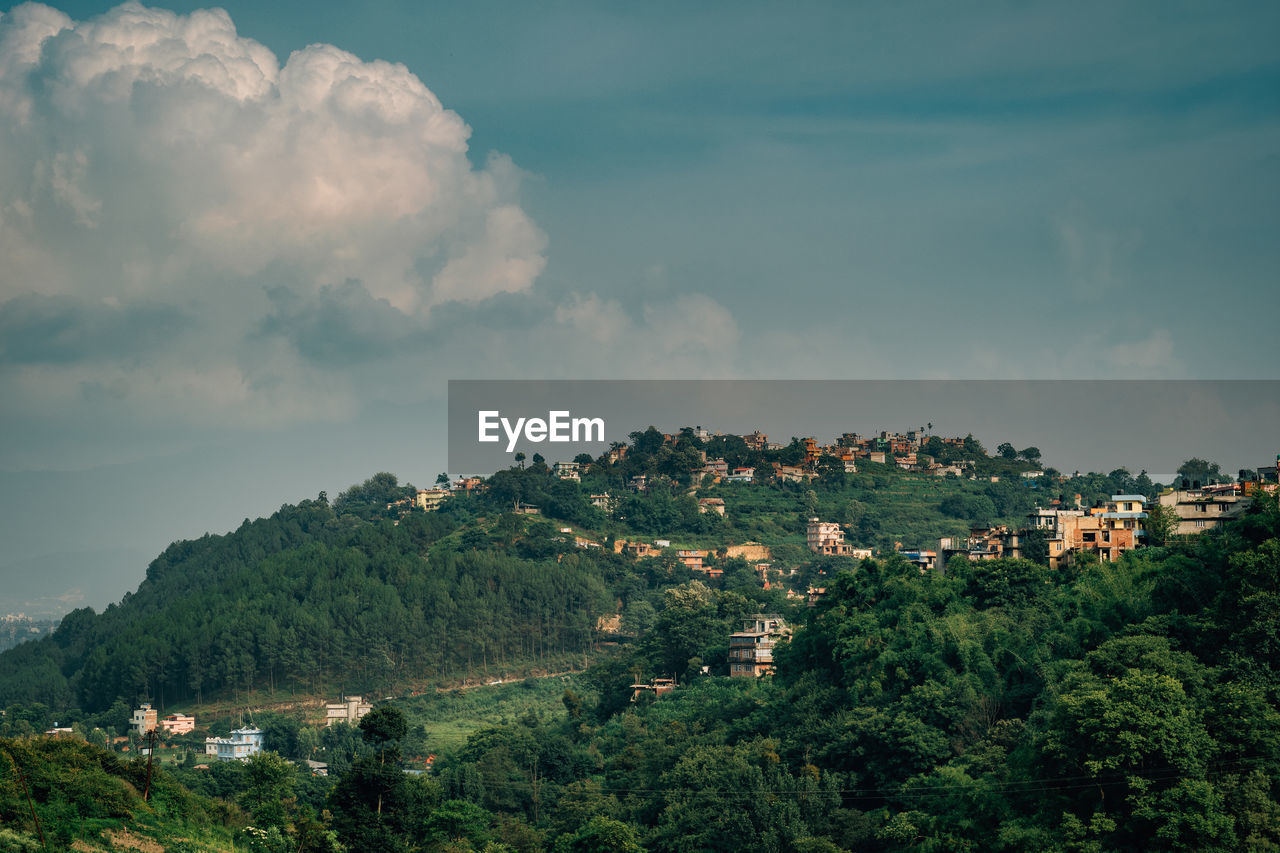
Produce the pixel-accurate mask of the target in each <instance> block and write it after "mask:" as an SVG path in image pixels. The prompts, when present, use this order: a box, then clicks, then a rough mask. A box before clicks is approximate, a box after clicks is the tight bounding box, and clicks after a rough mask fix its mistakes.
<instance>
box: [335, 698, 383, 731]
mask: <svg viewBox="0 0 1280 853" xmlns="http://www.w3.org/2000/svg"><path fill="white" fill-rule="evenodd" d="M372 710H373V706H372V705H370V704H369V703H368V702H365V701H364V700H363V699H362V698H361V697H359V696H348V697H346V698H345V699H343V700H342V701H341V702H330V703H328V704H326V705H325V706H324V724H325V726H326V727H327V726H332V725H333V724H334V723H346V724H347V725H349V726H354V725H355V724H356V723H358V722H360V718H361V717H363V716H364V715H365V714H367V713H369V712H370V711H372Z"/></svg>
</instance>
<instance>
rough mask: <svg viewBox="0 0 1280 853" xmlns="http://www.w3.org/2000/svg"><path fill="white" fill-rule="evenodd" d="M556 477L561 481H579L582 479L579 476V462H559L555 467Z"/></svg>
mask: <svg viewBox="0 0 1280 853" xmlns="http://www.w3.org/2000/svg"><path fill="white" fill-rule="evenodd" d="M555 473H556V476H557V477H559V478H560V479H561V480H578V481H580V480H581V479H582V478H581V476H580V475H579V474H578V463H577V462H557V463H556V465H555Z"/></svg>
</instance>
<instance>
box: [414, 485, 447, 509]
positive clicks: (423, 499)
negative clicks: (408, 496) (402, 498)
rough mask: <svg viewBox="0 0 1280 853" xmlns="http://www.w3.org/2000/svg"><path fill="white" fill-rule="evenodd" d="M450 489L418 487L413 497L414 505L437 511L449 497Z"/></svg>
mask: <svg viewBox="0 0 1280 853" xmlns="http://www.w3.org/2000/svg"><path fill="white" fill-rule="evenodd" d="M449 494H450V492H449V490H448V489H418V493H417V494H416V495H414V497H413V505H414V506H416V507H418V508H420V509H424V510H426V511H427V512H435V511H436V510H437V509H439V508H440V504H442V503H444V502H445V500H446V499H448V497H449Z"/></svg>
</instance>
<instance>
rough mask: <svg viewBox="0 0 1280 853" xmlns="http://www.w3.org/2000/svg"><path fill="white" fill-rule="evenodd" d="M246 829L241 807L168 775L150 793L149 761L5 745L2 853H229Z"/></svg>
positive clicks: (43, 742)
mask: <svg viewBox="0 0 1280 853" xmlns="http://www.w3.org/2000/svg"><path fill="white" fill-rule="evenodd" d="M144 793H145V794H146V799H144V797H143V795H144ZM245 825H246V816H245V815H244V814H243V813H242V812H241V810H240V809H239V808H237V807H236V806H234V805H231V804H229V803H227V802H224V801H222V800H218V799H210V798H208V797H202V796H199V795H197V794H193V793H191V792H190V791H188V790H187V789H186V788H184V787H183V786H182V785H180V784H178V783H177V782H176V781H175V780H174V779H173V778H172V777H171V776H170V775H169V774H167V773H165V772H163V771H162V770H159V769H154V768H153V772H152V774H151V778H150V783H149V785H148V777H147V767H146V763H145V762H143V761H125V760H122V759H120V758H119V757H118V756H116V755H114V754H113V753H110V752H106V751H105V750H103V749H100V748H98V747H94V746H90V745H89V744H86V743H83V742H80V741H76V740H74V739H54V738H46V737H39V738H24V739H13V738H0V850H5V851H38V850H42V849H48V850H69V849H74V850H77V851H83V853H91V851H97V850H101V851H109V850H120V849H134V850H144V851H148V850H150V851H160V850H168V851H183V853H197V851H224V850H227V849H229V848H230V847H231V846H232V843H233V839H234V838H235V836H236V834H237V832H239V831H241V830H242V828H243V827H244V826H245ZM73 845H74V846H73Z"/></svg>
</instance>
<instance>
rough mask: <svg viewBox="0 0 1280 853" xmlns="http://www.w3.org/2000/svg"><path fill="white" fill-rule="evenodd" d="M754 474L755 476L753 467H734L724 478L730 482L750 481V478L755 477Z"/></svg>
mask: <svg viewBox="0 0 1280 853" xmlns="http://www.w3.org/2000/svg"><path fill="white" fill-rule="evenodd" d="M755 476H756V469H755V468H747V467H742V468H734V469H733V473H732V474H730V475H729V476H728V477H725V480H727V481H728V482H730V483H750V482H751V481H752V480H754V479H755Z"/></svg>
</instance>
